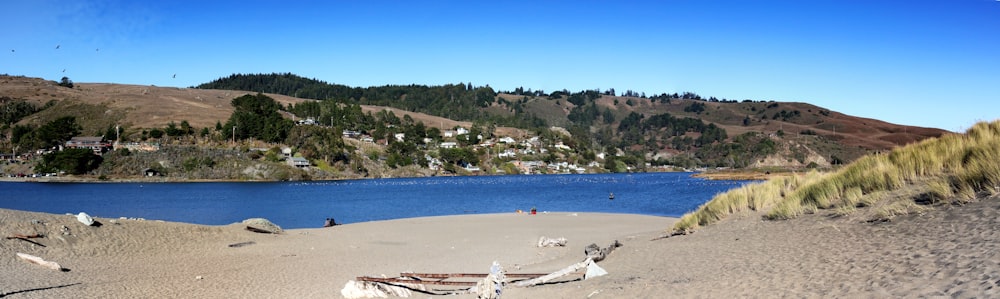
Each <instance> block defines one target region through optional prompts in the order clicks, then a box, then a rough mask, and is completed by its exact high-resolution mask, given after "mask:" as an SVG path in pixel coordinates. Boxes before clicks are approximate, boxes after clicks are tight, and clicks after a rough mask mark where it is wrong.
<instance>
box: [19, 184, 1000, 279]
mask: <svg viewBox="0 0 1000 299" xmlns="http://www.w3.org/2000/svg"><path fill="white" fill-rule="evenodd" d="M97 220H98V221H99V222H101V223H102V224H103V225H102V226H100V227H87V226H84V225H83V224H81V223H79V222H77V221H76V219H75V217H74V216H70V215H52V214H42V213H31V212H22V211H13V210H0V234H3V235H4V236H10V235H13V234H36V233H38V234H42V235H44V237H43V238H36V239H30V240H32V242H34V243H36V244H32V243H29V242H27V241H23V240H19V239H4V240H0V273H4V275H3V277H2V278H0V294H3V295H6V296H7V297H10V298H53V297H72V298H116V297H128V298H177V297H183V298H340V297H341V295H340V289H341V288H342V287H343V286H344V284H345V283H346V282H347V281H348V280H351V279H354V278H355V277H356V276H362V275H372V276H380V275H383V274H384V275H387V276H396V275H398V273H399V272H406V271H417V272H431V273H448V272H472V273H486V272H488V269H489V266H490V264H491V263H492V262H493V261H498V262H500V263H501V264H502V265H503V266H504V267H505V268H506V269H507V270H508V271H509V272H520V273H545V272H551V271H555V270H558V269H560V268H563V267H565V266H567V265H570V264H572V263H575V262H578V261H581V260H582V259H583V257H584V256H583V248H584V247H585V246H586V245H589V244H591V243H597V244H598V245H601V246H604V245H606V244H607V243H609V242H611V241H613V240H619V241H620V242H621V243H623V245H624V246H623V247H621V248H619V249H618V250H616V251H615V252H613V253H612V254H611V255H610V256H609V257H608V258H607V259H606V260H604V261H602V262H600V265H601V266H602V267H603V268H604V269H606V270H607V271H608V272H610V274H609V275H607V276H603V277H598V278H595V279H591V280H586V281H569V282H564V283H558V284H549V285H542V286H536V287H530V288H510V289H508V290H507V291H506V293H505V294H504V298H656V297H671V298H678V297H680V298H686V297H704V298H720V297H757V298H765V297H766V298H772V297H922V296H923V297H931V296H948V297H959V298H965V297H997V296H1000V292H998V291H1000V257H998V256H997V253H996V252H997V249H998V248H997V247H998V244H1000V242H998V241H1000V233H998V232H997V230H996V228H997V227H1000V201H998V200H996V199H990V200H986V201H983V202H978V203H972V204H968V205H965V206H955V207H944V208H941V209H939V210H935V211H932V212H929V213H926V214H924V215H917V216H907V217H902V218H898V219H897V220H896V221H893V222H889V223H863V222H859V221H856V220H854V219H849V218H837V219H834V218H828V217H825V216H818V215H810V216H806V217H802V218H801V219H796V220H790V221H761V220H760V218H759V216H757V215H744V217H733V219H729V220H725V221H723V222H721V223H719V224H717V225H712V226H709V227H707V228H704V229H702V230H700V231H698V232H696V233H694V234H691V235H686V236H677V237H671V238H667V239H657V237H660V236H661V235H662V233H663V231H664V229H665V228H667V227H669V226H670V225H671V224H672V222H673V221H675V219H672V218H663V217H653V216H639V215H618V214H591V213H579V214H575V213H550V214H539V215H534V216H531V215H525V214H514V213H511V214H490V215H465V216H449V217H429V218H415V219H402V220H393V221H380V222H370V223H358V224H350V225H343V226H336V227H332V228H317V229H297V230H289V231H286V232H284V233H283V234H278V235H269V234H258V233H252V232H248V231H246V230H245V229H244V226H243V225H239V224H233V225H228V226H200V225H192V224H183V223H169V222H159V221H151V220H146V221H139V220H117V219H103V218H97ZM115 222H117V224H116V223H115ZM63 227H66V228H67V229H68V231H66V230H65V229H63ZM540 236H549V237H565V238H567V239H568V240H569V243H568V246H566V247H555V248H537V247H535V243H536V242H537V240H538V238H539V237H540ZM654 239H657V240H654ZM239 243H243V244H247V245H245V246H241V247H230V246H229V245H232V244H239ZM43 246H44V247H43ZM16 252H22V253H27V254H32V255H36V256H39V257H42V258H44V259H46V260H51V261H55V262H58V263H59V264H60V265H62V266H63V267H64V268H67V269H68V271H67V272H56V271H53V270H50V269H46V268H44V267H41V266H39V265H35V264H30V263H28V262H25V261H22V260H20V259H18V258H17V257H16V256H15V253H16ZM12 273H17V274H16V275H13V274H12ZM413 297H416V298H427V297H443V296H434V295H429V294H419V293H417V294H414V296H413ZM472 297H474V296H471V295H462V296H449V297H448V298H472Z"/></svg>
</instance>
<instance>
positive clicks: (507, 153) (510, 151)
mask: <svg viewBox="0 0 1000 299" xmlns="http://www.w3.org/2000/svg"><path fill="white" fill-rule="evenodd" d="M497 157H499V158H514V157H517V151H514V149H512V148H508V149H506V150H504V151H502V152H500V153H499V154H497Z"/></svg>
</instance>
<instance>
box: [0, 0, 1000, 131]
mask: <svg viewBox="0 0 1000 299" xmlns="http://www.w3.org/2000/svg"><path fill="white" fill-rule="evenodd" d="M0 19H2V20H3V21H4V30H2V31H0V47H3V52H0V54H2V55H0V73H7V74H11V75H25V76H30V77H42V78H45V79H50V80H59V78H61V77H63V76H67V77H69V78H70V79H72V80H74V81H76V82H110V83H127V84H142V85H150V84H151V85H157V86H177V87H186V86H192V85H197V84H200V83H204V82H208V81H211V80H214V79H216V78H219V77H224V76H228V75H230V74H232V73H271V72H282V73H283V72H291V73H295V74H298V75H302V76H305V77H310V78H316V79H320V80H324V81H327V82H331V83H339V84H345V85H349V86H364V87H367V86H373V85H375V86H377V85H386V84H411V83H416V84H425V85H441V84H447V83H459V82H472V83H473V85H477V86H479V85H490V86H492V87H494V88H495V89H497V90H513V89H514V88H517V87H519V86H523V87H524V88H530V89H533V90H539V89H541V90H545V91H554V90H562V89H568V90H570V91H580V90H584V89H595V88H599V89H602V90H605V89H608V88H614V89H615V90H616V91H618V92H619V93H621V92H624V91H625V90H629V89H631V90H634V91H637V92H645V93H646V94H647V95H652V94H659V93H663V92H667V93H673V92H684V91H692V92H696V93H698V94H701V95H703V96H715V97H719V98H728V99H738V100H742V99H754V100H776V101H796V102H807V103H811V104H815V105H818V106H822V107H825V108H829V109H832V110H835V111H840V112H844V113H847V114H851V115H857V116H863V117H870V118H876V119H881V120H885V121H889V122H893V123H899V124H907V125H918V126H927V127H936V128H942V129H946V130H952V131H956V130H964V129H966V128H968V127H969V126H971V125H972V124H973V123H975V122H976V121H982V120H994V119H997V118H1000V1H997V0H938V1H923V0H912V1H902V0H901V1H862V0H857V1H853V0H846V1H845V0H829V1H827V0H816V1H802V0H789V1H766V0H765V1H749V0H746V1H707V0H706V1H701V0H698V1H696V0H685V1H648V2H645V1H273V0H269V1H252V0H251V1H125V0H122V1H113V0H109V1H54V0H31V1H2V2H0ZM57 46H58V49H57ZM11 50H13V51H11ZM63 70H65V71H63ZM174 74H176V78H174Z"/></svg>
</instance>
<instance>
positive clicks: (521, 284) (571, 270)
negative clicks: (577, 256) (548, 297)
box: [514, 258, 593, 287]
mask: <svg viewBox="0 0 1000 299" xmlns="http://www.w3.org/2000/svg"><path fill="white" fill-rule="evenodd" d="M592 262H593V260H591V259H590V258H587V260H585V261H582V262H579V263H576V264H572V265H570V266H569V267H566V268H563V269H562V270H559V271H556V272H552V273H549V274H547V275H545V276H541V277H537V278H534V279H529V280H522V281H518V282H515V283H514V286H515V287H529V286H533V285H539V284H543V283H547V282H549V281H552V280H553V279H556V278H560V277H563V276H566V275H569V274H572V273H574V272H576V271H578V270H580V269H583V268H585V267H587V265H589V264H590V263H592Z"/></svg>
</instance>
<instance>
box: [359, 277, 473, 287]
mask: <svg viewBox="0 0 1000 299" xmlns="http://www.w3.org/2000/svg"><path fill="white" fill-rule="evenodd" d="M357 279H358V281H370V282H383V283H409V284H436V285H451V286H475V285H476V282H473V281H441V280H413V279H401V278H381V277H368V276H358V277H357Z"/></svg>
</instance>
